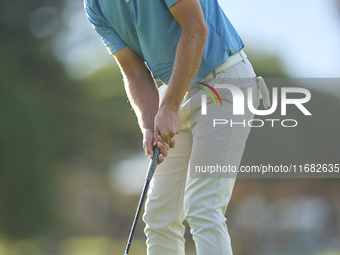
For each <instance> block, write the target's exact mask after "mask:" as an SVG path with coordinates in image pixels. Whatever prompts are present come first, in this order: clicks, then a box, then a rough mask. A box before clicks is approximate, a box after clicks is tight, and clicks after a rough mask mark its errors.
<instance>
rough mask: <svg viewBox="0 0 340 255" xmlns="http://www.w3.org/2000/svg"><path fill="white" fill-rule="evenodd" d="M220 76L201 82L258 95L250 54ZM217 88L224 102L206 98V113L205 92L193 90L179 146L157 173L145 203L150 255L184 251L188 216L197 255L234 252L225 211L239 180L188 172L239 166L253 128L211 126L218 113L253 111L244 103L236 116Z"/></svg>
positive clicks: (235, 117)
mask: <svg viewBox="0 0 340 255" xmlns="http://www.w3.org/2000/svg"><path fill="white" fill-rule="evenodd" d="M216 75H217V76H216V77H215V78H212V79H208V80H207V79H205V80H203V82H205V83H207V84H209V85H211V86H213V85H214V84H218V83H219V84H233V85H235V86H238V87H239V88H241V89H242V91H244V94H245V99H246V100H247V92H246V90H247V88H248V87H249V86H252V87H253V88H254V89H255V90H256V91H254V90H253V95H255V96H257V97H259V90H258V87H257V84H256V83H257V79H256V78H255V73H254V71H253V68H252V66H251V64H250V63H249V61H248V60H247V59H246V58H244V59H243V60H242V61H241V62H239V63H237V64H235V65H233V66H231V67H229V68H228V69H225V70H222V71H220V72H218V73H217V74H216ZM231 82H232V83H231ZM162 89H164V88H160V90H162ZM217 91H218V93H219V95H220V97H221V99H222V101H223V106H220V105H219V107H217V106H216V105H215V104H214V102H213V100H212V99H211V100H209V98H208V102H207V111H208V114H207V115H202V114H201V110H200V107H201V95H202V93H205V92H204V91H202V90H198V89H197V91H196V92H195V93H189V94H191V95H189V94H188V95H187V96H186V97H185V99H184V101H183V103H182V106H181V109H180V115H181V119H182V130H181V131H180V133H179V134H177V135H176V136H175V140H176V146H175V148H173V149H170V150H169V151H168V153H169V154H168V156H167V157H166V158H165V160H164V162H163V163H162V164H161V165H159V166H158V167H157V169H156V171H155V174H154V176H153V179H152V181H151V184H150V189H149V192H148V198H147V201H146V205H145V213H144V215H143V220H144V222H145V223H146V227H145V234H146V236H147V254H148V255H184V254H185V251H184V250H185V249H184V243H185V240H184V237H183V235H184V231H185V228H184V225H183V224H182V223H183V221H184V220H187V222H188V224H189V226H190V232H191V234H192V236H193V240H194V242H195V247H196V252H197V254H198V255H231V254H232V248H231V242H230V237H229V234H228V230H227V225H226V218H225V213H226V209H227V206H228V203H229V201H230V198H231V194H232V190H233V187H234V183H235V178H197V177H195V178H193V177H192V176H191V175H190V173H189V170H188V169H189V167H190V165H199V166H202V165H216V164H219V165H229V164H231V165H234V166H237V167H238V166H239V163H240V160H241V157H242V154H243V150H244V147H245V143H246V140H247V137H248V134H249V131H250V127H248V126H246V127H243V126H242V125H236V126H233V127H231V126H230V125H219V126H216V127H215V128H213V127H212V119H214V116H218V118H221V117H223V118H225V119H229V120H231V119H233V120H234V121H235V122H237V121H241V119H242V121H243V119H246V120H248V119H252V118H253V114H252V113H251V112H249V111H248V110H247V109H248V107H245V115H241V116H238V115H233V111H232V106H233V104H232V96H231V94H230V92H228V91H223V89H218V90H217ZM160 93H162V92H160ZM163 94H164V92H163ZM253 97H254V96H253ZM255 99H256V98H255ZM257 100H258V98H257ZM255 101H256V100H255ZM255 104H256V103H255ZM257 106H258V104H257V105H255V107H257ZM196 108H197V109H196ZM212 112H214V114H209V113H212ZM215 114H216V115H215ZM238 119H239V120H238Z"/></svg>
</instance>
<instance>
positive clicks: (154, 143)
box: [152, 126, 159, 146]
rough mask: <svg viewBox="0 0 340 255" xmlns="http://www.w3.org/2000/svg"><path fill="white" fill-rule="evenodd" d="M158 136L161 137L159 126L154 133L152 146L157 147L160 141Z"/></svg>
mask: <svg viewBox="0 0 340 255" xmlns="http://www.w3.org/2000/svg"><path fill="white" fill-rule="evenodd" d="M158 135H159V130H158V128H157V126H155V128H154V131H153V143H152V146H156V144H157V141H158V139H157V137H158Z"/></svg>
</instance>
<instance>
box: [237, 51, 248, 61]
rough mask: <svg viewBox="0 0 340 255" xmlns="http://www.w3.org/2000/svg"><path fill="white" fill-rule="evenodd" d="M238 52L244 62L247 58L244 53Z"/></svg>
mask: <svg viewBox="0 0 340 255" xmlns="http://www.w3.org/2000/svg"><path fill="white" fill-rule="evenodd" d="M239 52H240V55H241V57H242V59H243V60H246V59H247V58H248V57H247V55H246V53H244V51H243V50H240V51H239Z"/></svg>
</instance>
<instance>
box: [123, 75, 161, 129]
mask: <svg viewBox="0 0 340 255" xmlns="http://www.w3.org/2000/svg"><path fill="white" fill-rule="evenodd" d="M124 86H125V90H126V93H127V95H128V98H129V100H130V103H131V105H132V107H133V109H134V111H135V113H136V115H137V118H138V123H139V126H140V128H141V130H142V131H143V130H145V129H153V127H154V118H155V116H156V114H157V111H158V105H159V95H158V90H157V87H156V84H155V81H154V79H153V78H152V76H151V73H150V71H149V70H145V71H143V72H139V73H135V74H127V75H124Z"/></svg>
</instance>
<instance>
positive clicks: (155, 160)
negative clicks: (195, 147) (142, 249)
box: [124, 146, 159, 255]
mask: <svg viewBox="0 0 340 255" xmlns="http://www.w3.org/2000/svg"><path fill="white" fill-rule="evenodd" d="M158 156H159V148H158V147H157V146H155V147H154V150H153V158H152V160H150V164H149V168H148V172H147V174H146V179H145V184H144V188H143V191H142V195H141V197H140V199H139V203H138V207H137V211H136V215H135V219H134V220H133V224H132V227H131V231H130V235H129V240H128V243H127V245H126V249H125V254H124V255H128V253H129V250H130V246H131V242H132V238H133V234H134V233H135V229H136V225H137V221H138V218H139V214H140V212H141V211H142V207H143V204H144V201H145V197H146V194H147V192H148V188H149V184H150V181H151V178H152V176H153V173H154V172H155V169H156V166H157V164H158Z"/></svg>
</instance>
